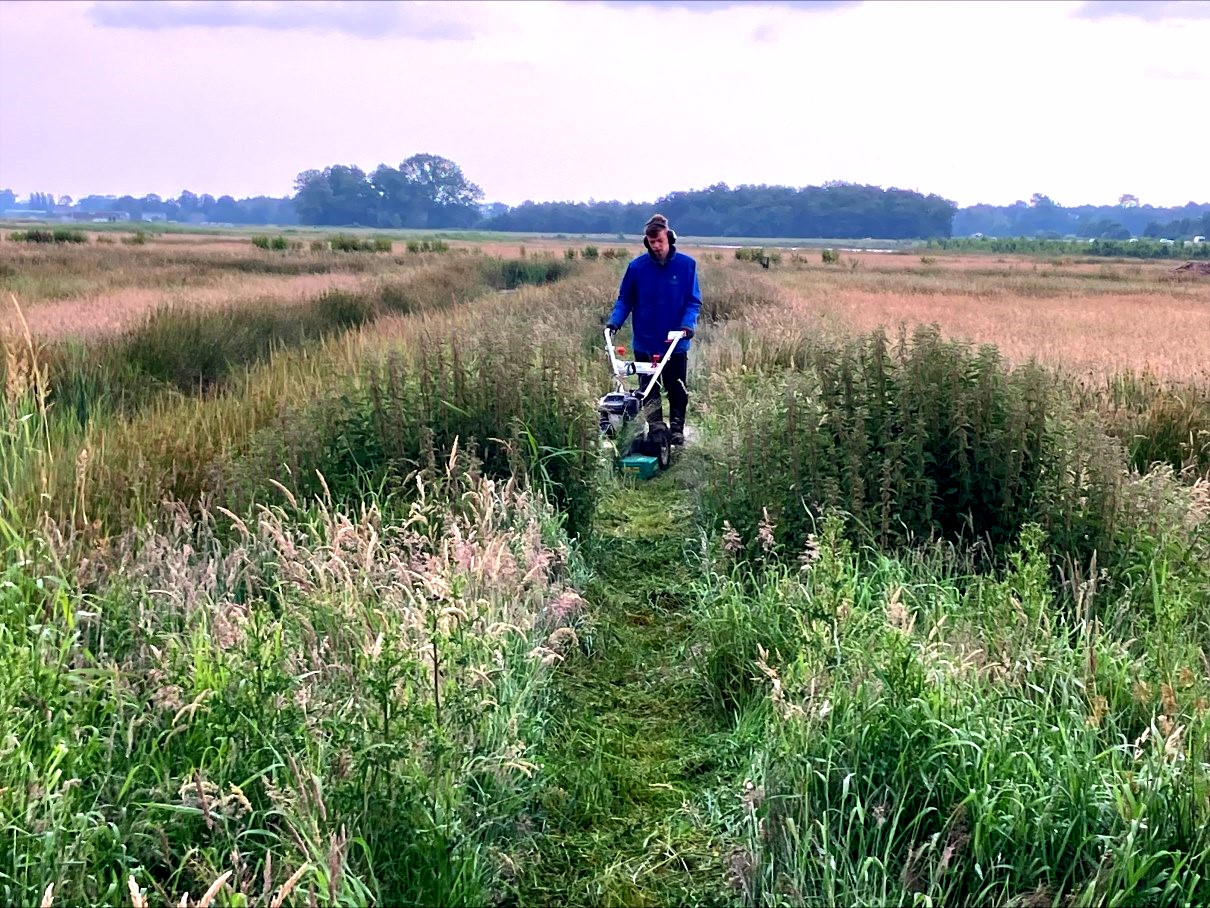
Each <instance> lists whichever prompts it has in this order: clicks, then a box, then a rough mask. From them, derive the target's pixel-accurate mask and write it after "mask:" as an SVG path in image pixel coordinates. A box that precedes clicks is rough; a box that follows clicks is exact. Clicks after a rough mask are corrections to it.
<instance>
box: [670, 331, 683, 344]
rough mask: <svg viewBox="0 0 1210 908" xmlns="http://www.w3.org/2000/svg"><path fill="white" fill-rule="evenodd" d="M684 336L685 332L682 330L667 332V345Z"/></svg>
mask: <svg viewBox="0 0 1210 908" xmlns="http://www.w3.org/2000/svg"><path fill="white" fill-rule="evenodd" d="M684 336H685V331H684V329H683V328H677V329H676V330H675V331H669V332H668V343H672V342H673V341H675V340H680V339H681V338H682V337H684Z"/></svg>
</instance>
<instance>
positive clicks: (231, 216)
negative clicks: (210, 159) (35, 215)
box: [0, 189, 298, 226]
mask: <svg viewBox="0 0 1210 908" xmlns="http://www.w3.org/2000/svg"><path fill="white" fill-rule="evenodd" d="M10 210H15V211H30V212H41V213H45V214H46V215H47V216H48V217H51V218H54V217H64V216H67V217H73V216H74V217H79V218H81V219H84V220H87V219H89V216H90V215H91V216H93V217H98V218H105V217H111V216H112V215H114V214H124V215H126V216H127V217H129V218H130V219H131V220H133V221H138V220H143V219H149V220H164V221H176V222H180V223H187V224H205V223H210V224H280V225H282V226H291V225H293V224H297V223H298V214H297V213H296V210H295V206H294V199H292V198H282V199H278V198H273V197H272V196H253V197H250V198H246V199H236V198H233V197H232V196H229V195H222V196H219V197H218V198H215V197H214V196H212V195H210V194H209V193H202V194H201V195H198V194H197V193H194V192H190V191H189V190H184V191H183V192H181V194H180V195H179V196H177V197H176V198H175V199H165V198H162V197H160V196H158V195H156V194H155V193H149V194H147V195H145V196H143V197H142V198H135V197H134V196H131V195H124V196H114V195H88V196H85V197H84V198H82V199H78V200H76V199H73V198H72V197H71V196H67V195H61V196H57V197H56V196H55V195H54V194H53V193H50V192H33V193H30V196H29V199H28V200H27V201H26V202H24V203H19V202H17V196H16V193H14V192H13V191H12V190H11V189H2V190H0V212H3V211H10Z"/></svg>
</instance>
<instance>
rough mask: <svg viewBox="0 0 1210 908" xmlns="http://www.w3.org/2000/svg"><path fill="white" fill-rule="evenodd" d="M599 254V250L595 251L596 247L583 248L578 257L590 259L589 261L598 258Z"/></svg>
mask: <svg viewBox="0 0 1210 908" xmlns="http://www.w3.org/2000/svg"><path fill="white" fill-rule="evenodd" d="M600 254H601V253H600V250H599V249H597V247H596V246H585V247H584V250H583V251H582V252H581V253H580V255H581V256H582V257H583V258H586V259H590V260H591V259H596V258H597V257H599V256H600Z"/></svg>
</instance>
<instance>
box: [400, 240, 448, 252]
mask: <svg viewBox="0 0 1210 908" xmlns="http://www.w3.org/2000/svg"><path fill="white" fill-rule="evenodd" d="M407 250H408V252H449V251H450V244H449V243H447V242H446V241H445V240H408V245H407Z"/></svg>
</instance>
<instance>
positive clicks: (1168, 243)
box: [1160, 239, 1175, 246]
mask: <svg viewBox="0 0 1210 908" xmlns="http://www.w3.org/2000/svg"><path fill="white" fill-rule="evenodd" d="M1174 243H1175V240H1169V239H1163V240H1160V245H1161V246H1171V245H1173V244H1174Z"/></svg>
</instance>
